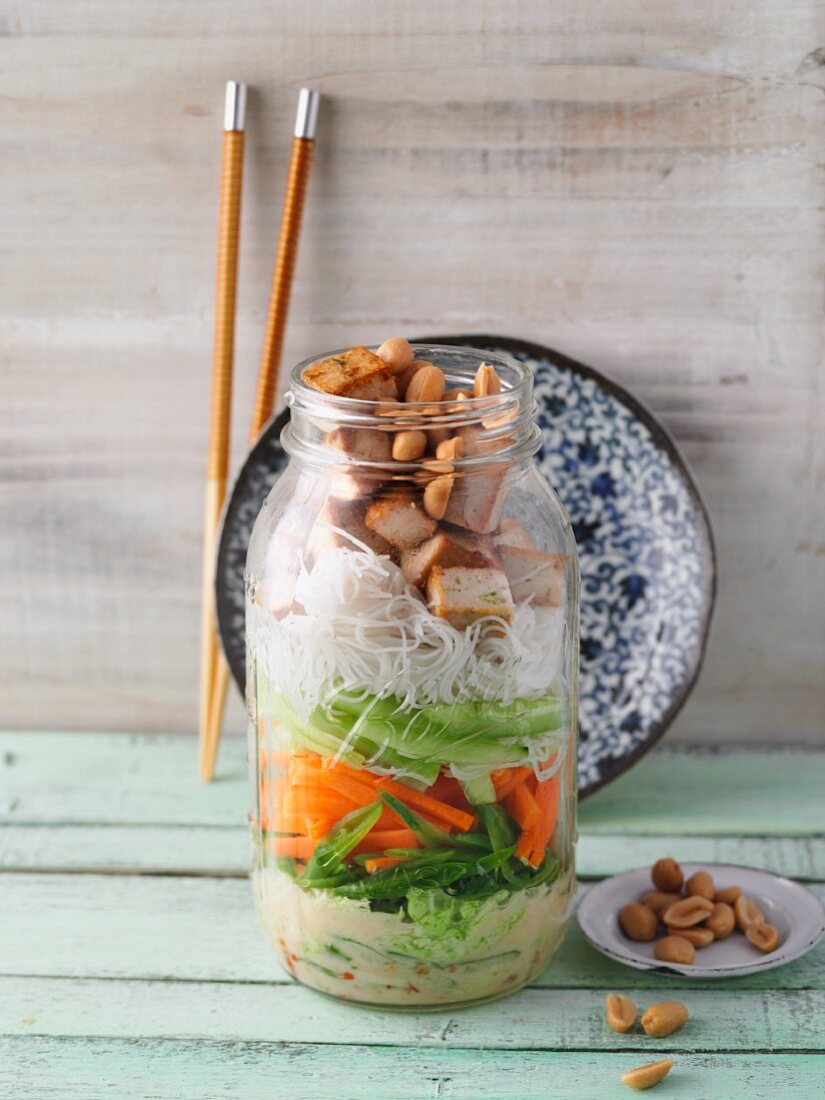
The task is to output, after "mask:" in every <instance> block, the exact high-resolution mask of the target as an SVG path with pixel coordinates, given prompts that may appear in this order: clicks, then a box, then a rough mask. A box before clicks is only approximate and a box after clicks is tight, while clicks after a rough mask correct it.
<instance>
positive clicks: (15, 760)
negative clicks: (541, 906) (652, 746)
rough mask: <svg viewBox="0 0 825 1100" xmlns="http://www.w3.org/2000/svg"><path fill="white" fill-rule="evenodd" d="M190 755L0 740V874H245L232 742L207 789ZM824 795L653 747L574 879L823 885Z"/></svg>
mask: <svg viewBox="0 0 825 1100" xmlns="http://www.w3.org/2000/svg"><path fill="white" fill-rule="evenodd" d="M191 750H192V740H191V739H190V738H188V737H183V736H157V735H154V736H144V737H140V736H136V735H130V734H113V735H111V736H110V737H106V738H103V737H101V736H100V735H99V734H65V733H63V734H61V733H36V732H35V733H27V734H25V735H20V734H3V733H0V869H2V870H7V871H52V870H54V871H72V872H74V871H77V872H100V873H120V874H153V873H163V874H181V875H184V874H185V875H216V876H229V877H243V876H245V875H246V873H247V868H248V866H249V857H250V845H249V833H248V828H247V824H246V817H245V806H246V798H247V790H246V775H245V762H244V754H243V742H242V741H241V739H239V738H233V739H231V740H230V741H229V743H228V744H227V746H226V747H225V750H224V754H223V758H222V764H221V770H220V771H219V774H218V779H217V782H216V783H215V784H213V785H212V787H211V788H205V787H204V786H203V785H202V784H201V783H199V782H198V781H197V778H196V776H195V773H194V772H193V771H192V769H191V768H189V767H188V764H189V762H190V757H191ZM823 787H825V754H822V753H821V752H816V751H811V750H779V751H777V750H764V751H759V752H749V753H747V754H746V755H743V754H742V753H741V752H738V751H736V750H733V751H699V750H697V749H696V748H693V747H691V748H689V749H688V748H674V747H667V746H663V747H660V748H657V749H656V750H654V752H652V753H651V754H650V755H649V756H647V757H646V758H645V759H644V760H643V761H641V763H639V764H638V765H637V766H636V767H635V768H634V769H633V770H632V771H631V772H630V773H629V774H628V775H626V776H624V777H622V778H621V779H619V780H618V781H617V782H616V783H615V784H612V785H611V786H610V788H608V789H606V790H604V791H602V792H600V793H598V794H597V795H595V796H593V797H592V798H590V799H588V801H587V802H586V803H585V804H584V805H583V806H582V808H581V813H580V839H579V845H578V849H577V863H578V872H579V875H580V877H581V878H583V879H590V878H601V877H603V876H604V875H608V874H615V873H617V872H619V871H625V870H629V869H630V868H632V867H638V866H642V865H644V864H647V863H650V864H652V863H653V862H654V860H656V859H658V858H659V857H660V856H661V855H662V853H663V852H666V853H667V854H669V855H671V856H673V857H674V858H676V859H684V860H689V861H694V862H701V861H709V862H728V863H739V864H746V865H751V866H756V867H762V868H764V869H766V870H770V871H775V872H777V873H778V874H783V875H789V876H791V877H792V878H800V879H803V880H806V881H825V836H823V835H822V820H821V810H820V808H819V802H820V800H821V791H822V789H823ZM697 792H698V793H697ZM766 811H767V812H766Z"/></svg>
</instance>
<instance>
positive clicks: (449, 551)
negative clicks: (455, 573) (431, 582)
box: [399, 530, 496, 588]
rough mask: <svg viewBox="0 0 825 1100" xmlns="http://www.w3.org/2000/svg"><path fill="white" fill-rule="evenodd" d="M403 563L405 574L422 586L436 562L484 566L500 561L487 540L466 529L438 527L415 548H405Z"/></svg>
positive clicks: (411, 581) (472, 566)
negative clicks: (442, 528) (478, 537)
mask: <svg viewBox="0 0 825 1100" xmlns="http://www.w3.org/2000/svg"><path fill="white" fill-rule="evenodd" d="M399 564H400V565H401V569H402V571H403V573H404V576H405V577H406V578H407V580H408V581H409V582H410V584H415V585H417V586H418V587H419V588H423V587H424V585H425V584H426V582H427V578H428V577H429V575H430V571H431V570H432V568H433V566H436V565H440V566H442V567H443V568H445V569H447V568H450V567H452V566H460V565H464V566H469V567H470V568H484V567H485V566H493V565H495V564H496V561H495V558H494V557H493V555H492V553H491V552H490V550H489V547H488V546H487V545H486V542H485V543H482V541H481V540H480V539H475V538H474V537H473V536H472V535H468V534H467V533H466V532H462V533H459V532H455V533H452V532H450V533H448V532H447V531H444V530H442V531H438V532H437V533H436V534H435V535H433V537H432V538H430V539H426V540H425V541H424V542H422V543H421V545H420V546H416V547H414V548H413V549H412V550H402V552H401V559H400V562H399Z"/></svg>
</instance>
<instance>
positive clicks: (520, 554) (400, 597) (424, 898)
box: [246, 345, 579, 1009]
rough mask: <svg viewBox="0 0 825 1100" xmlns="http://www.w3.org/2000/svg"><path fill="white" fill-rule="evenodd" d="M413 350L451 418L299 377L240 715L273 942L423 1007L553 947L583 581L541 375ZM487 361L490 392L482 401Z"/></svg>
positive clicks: (329, 982) (264, 530)
mask: <svg viewBox="0 0 825 1100" xmlns="http://www.w3.org/2000/svg"><path fill="white" fill-rule="evenodd" d="M360 350H362V351H363V350H364V349H360ZM414 350H415V356H416V359H417V360H424V361H429V362H430V363H432V364H435V365H436V366H437V367H439V368H440V369H441V370H442V371H443V373H444V375H445V378H446V386H447V390H448V392H447V393H446V394H445V396H444V398H443V400H440V401H438V402H437V403H434V402H431V403H430V404H425V403H423V402H417V403H415V402H400V401H394V400H392V399H389V398H388V397H387V396H386V395H384V396H383V397H378V398H377V399H374V400H365V399H354V398H350V397H341V396H331V395H329V394H327V393H324V392H319V390H317V389H314V388H312V387H311V386H310V385H308V384H307V383H306V382H305V380H304V372H305V371H306V370H307V369H308V368H310V367H313V366H315V365H317V364H318V363H319V362H320V360H317V359H313V360H307V361H306V362H304V363H301V364H300V365H299V366H298V367H296V368H295V370H294V372H293V374H292V378H291V389H290V392H289V393H288V395H287V402H288V404H289V405H290V406H291V421H290V423H289V424H288V426H287V427H286V428H285V429H284V432H283V436H282V442H283V446H284V449H285V450H286V451H287V452H288V454H289V456H290V463H289V465H288V467H287V468H286V470H285V471H284V473H283V475H282V476H281V477H280V478H279V480H278V482H277V483H276V484H275V486H274V487H273V489H272V491H271V492H270V494H269V496H268V497H267V499H266V501H265V503H264V505H263V507H262V509H261V512H260V515H259V516H258V519H257V522H256V524H255V528H254V531H253V534H252V538H251V542H250V547H249V553H248V558H247V573H246V591H247V703H248V712H249V736H250V764H251V780H252V813H251V822H252V830H253V837H254V852H255V855H254V866H253V882H254V893H255V899H256V904H257V908H258V911H259V914H260V917H261V920H262V922H263V924H264V927H265V929H266V931H267V933H268V935H269V937H270V939H271V941H272V944H273V946H274V947H275V949H276V950H277V951H278V952H279V954H280V955H281V957H282V959H283V961H284V963H285V965H286V967H287V969H288V971H289V972H290V973H291V974H292V975H294V976H295V977H296V978H298V979H299V980H300V981H302V982H303V983H305V984H306V985H308V986H311V987H313V988H314V989H317V990H320V991H322V992H324V993H328V994H332V995H333V996H336V997H340V998H345V999H347V1000H351V1001H357V1002H361V1003H364V1004H371V1005H376V1006H379V1005H380V1006H385V1007H386V1006H390V1007H394V1008H411V1009H422V1008H435V1007H438V1006H441V1005H447V1004H449V1005H458V1004H472V1003H477V1002H480V1001H484V1000H487V999H490V998H494V997H498V996H501V995H503V994H505V993H510V992H512V991H514V990H516V989H518V988H519V987H520V986H523V985H524V984H525V983H526V982H529V981H530V980H531V979H532V978H534V977H535V976H536V975H537V974H538V973H539V972H540V971H541V970H542V969H543V968H544V967H545V965H546V964H547V962H548V960H549V958H550V956H551V955H552V954H553V952H554V951H555V949H556V948H557V947H558V945H559V943H560V941H561V938H562V936H563V933H564V929H565V925H566V923H567V920H568V917H569V914H570V909H571V901H572V897H573V893H574V890H575V872H574V843H575V811H576V714H577V699H576V692H577V675H578V599H579V580H578V565H577V558H576V548H575V543H574V540H573V536H572V533H571V529H570V524H569V521H568V519H567V516H566V514H565V512H564V510H563V509H562V506H561V504H560V503H559V500H558V498H557V497H556V495H555V493H554V492H553V490H552V489H551V488H550V487H549V486H548V484H547V483H546V482H545V481H544V480H543V478H542V477H541V475H540V473H539V471H538V469H537V467H536V465H535V462H534V460H533V456H534V455H535V453H536V451H537V450H538V448H539V446H540V442H541V436H540V432H539V430H538V428H537V426H536V424H535V412H536V405H535V402H534V399H533V394H532V377H531V373H530V371H529V369H527V368H525V367H524V366H522V365H521V364H519V363H518V362H516V361H515V360H512V359H510V358H509V357H505V356H502V355H490V354H489V353H487V352H481V351H477V350H474V349H467V348H457V347H439V346H421V345H418V346H416V347H415V349H414ZM364 353H365V354H368V353H367V352H366V351H365V352H364ZM341 354H343V353H339V352H333V353H330V355H331V356H339V355H341ZM482 364H488V365H490V366H492V367H493V368H494V370H495V372H496V375H497V376H498V379H500V386H501V388H500V392H498V393H493V392H490V393H488V395H487V396H479V397H473V396H470V397H468V396H466V394H467V392H469V393H470V394H472V392H473V380H474V377H475V375H476V372H477V370H478V368H479V367H480V366H481V365H482ZM490 388H491V389H494V388H496V386H495V385H493V386H491V387H490ZM462 389H463V390H464V391H465V392H464V394H463V395H461V394H459V393H456V392H454V391H456V390H462ZM482 390H483V387H482ZM401 432H406V433H410V432H412V433H421V432H423V433H425V434H424V436H421V435H420V434H418V435H412V436H410V435H407V436H399V433H401ZM399 439H400V440H401V441H402V443H401V444H398V443H397V442H396V441H398V440H399ZM456 439H458V440H460V441H461V442H460V443H458V444H455V443H451V442H449V441H454V440H456ZM394 443H395V444H396V445H395V453H396V455H397V456H400V458H399V457H396V458H393V457H392V448H393V444H394ZM445 443H446V447H444V446H442V447H441V448H440V450H439V452H438V455H437V456H436V455H435V450H436V449H437V448H438V446H439V444H445ZM423 446H426V448H427V450H426V452H425V453H424V454H423V455H420V457H414V456H415V455H416V453H417V452H418V451H419V450H420V449H421V448H422V447H423ZM445 455H446V456H447V457H445Z"/></svg>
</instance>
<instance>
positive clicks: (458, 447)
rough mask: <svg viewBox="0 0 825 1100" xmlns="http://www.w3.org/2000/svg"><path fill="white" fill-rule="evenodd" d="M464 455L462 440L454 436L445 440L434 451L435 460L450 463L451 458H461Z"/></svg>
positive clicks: (458, 436)
mask: <svg viewBox="0 0 825 1100" xmlns="http://www.w3.org/2000/svg"><path fill="white" fill-rule="evenodd" d="M463 454H464V440H463V439H462V438H461V436H460V435H454V436H453V437H452V438H451V439H445V440H444V442H443V443H439V444H438V446H437V447H436V449H435V457H436V458H444V459H447V461H450V460H451V459H453V458H461V457H462V455H463Z"/></svg>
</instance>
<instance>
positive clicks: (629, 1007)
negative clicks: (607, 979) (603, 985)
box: [604, 993, 638, 1032]
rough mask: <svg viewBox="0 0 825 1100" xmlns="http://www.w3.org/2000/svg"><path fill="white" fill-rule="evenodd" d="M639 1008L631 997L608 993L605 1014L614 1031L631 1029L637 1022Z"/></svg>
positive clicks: (605, 1000)
mask: <svg viewBox="0 0 825 1100" xmlns="http://www.w3.org/2000/svg"><path fill="white" fill-rule="evenodd" d="M637 1013H638V1009H637V1008H636V1006H635V1005H634V1003H633V1002H632V1001H631V1000H630V998H629V997H623V996H622V994H621V993H608V994H607V996H606V997H605V999H604V1014H605V1016H606V1018H607V1022H608V1024H609V1025H610V1027H612V1028H613V1030H614V1031H622V1032H624V1031H630V1029H631V1028H632V1027H633V1025H634V1024H635V1023H636V1016H637Z"/></svg>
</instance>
